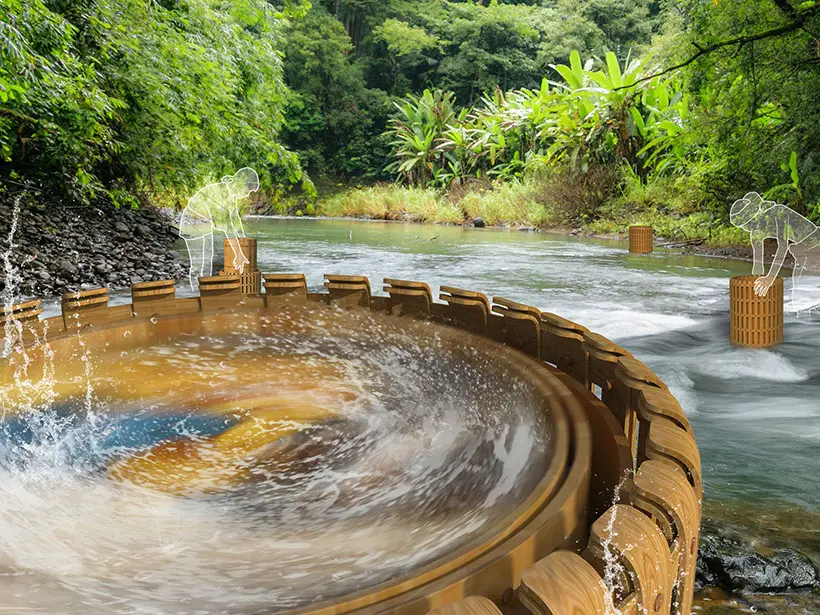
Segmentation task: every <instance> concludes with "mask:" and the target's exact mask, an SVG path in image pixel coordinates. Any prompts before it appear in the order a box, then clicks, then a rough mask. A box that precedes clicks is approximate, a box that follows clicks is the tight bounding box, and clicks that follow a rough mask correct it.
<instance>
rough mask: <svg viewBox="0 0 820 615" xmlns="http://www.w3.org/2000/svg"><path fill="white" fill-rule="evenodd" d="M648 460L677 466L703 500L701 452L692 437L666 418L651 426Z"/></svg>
mask: <svg viewBox="0 0 820 615" xmlns="http://www.w3.org/2000/svg"><path fill="white" fill-rule="evenodd" d="M646 455H647V458H648V459H655V460H658V461H667V462H672V463H675V464H677V465H678V466H680V467H681V469H683V470H684V472H685V473H686V477H687V479H688V480H689V484H690V485H692V487H694V489H695V493H696V494H697V496H698V499H699V500H700V499H702V498H703V479H702V476H701V468H700V452H698V447H697V445H696V444H695V439H694V438H693V437H692V435H691V434H690V433H689V432H687V431H684V430H683V429H681V428H680V427H678V426H677V425H675V424H674V423H673V422H672V421H670V420H669V419H665V418H657V419H655V420H654V421H652V423H651V424H650V426H649V437H648V439H647V444H646Z"/></svg>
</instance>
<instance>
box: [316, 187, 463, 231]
mask: <svg viewBox="0 0 820 615" xmlns="http://www.w3.org/2000/svg"><path fill="white" fill-rule="evenodd" d="M317 213H318V214H319V215H322V216H330V217H355V218H372V219H375V220H408V221H413V222H462V221H463V220H464V215H463V214H462V212H461V210H460V209H459V208H458V206H456V205H453V204H451V203H449V202H447V201H446V200H445V199H444V198H443V197H442V196H441V195H440V194H439V193H438V192H437V191H435V190H433V189H428V188H419V187H407V188H405V187H401V186H397V185H395V184H389V185H381V186H371V187H368V188H357V189H353V190H348V191H345V192H342V193H338V194H334V195H333V196H330V197H328V198H326V199H324V200H320V201H319V202H318V204H317Z"/></svg>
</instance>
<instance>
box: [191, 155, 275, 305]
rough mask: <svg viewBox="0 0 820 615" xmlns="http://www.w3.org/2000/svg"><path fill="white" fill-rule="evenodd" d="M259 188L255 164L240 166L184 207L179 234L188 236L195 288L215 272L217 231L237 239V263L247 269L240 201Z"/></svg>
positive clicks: (230, 239)
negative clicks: (199, 281)
mask: <svg viewBox="0 0 820 615" xmlns="http://www.w3.org/2000/svg"><path fill="white" fill-rule="evenodd" d="M257 190H259V176H258V175H257V174H256V171H254V170H253V169H251V168H247V167H246V168H244V169H239V171H237V172H236V174H234V175H229V176H227V177H223V178H222V181H220V182H218V183H216V184H209V185H207V186H205V187H204V188H202V189H200V190H199V191H198V192H197V193H196V194H195V195H194V196H192V197H191V198H190V199H189V201H188V205H187V206H186V207H185V209H184V210H182V217H181V218H180V221H179V235H180V237H182V238H183V239H184V240H185V245H186V247H187V248H188V257H189V259H190V264H191V266H190V270H189V272H188V280H189V281H190V283H191V290H195V288H196V282H197V280H198V279H199V278H201V277H205V276H210V275H212V274H213V259H214V231H219V232H220V233H223V234H224V235H225V237H227V238H228V240H229V241H231V242H236V244H235V245H234V246H233V247H234V250H233V253H234V262H233V264H234V267H236V269H237V270H238V271H244V269H245V264H246V263H247V262H248V259H247V258H245V255H244V254H243V253H242V250H240V249H239V238H240V237H244V236H245V228H244V227H243V226H242V216H241V215H240V213H239V201H240V200H242V199H245V198H247V197H248V196H249V195H250V193H251V192H256V191H257Z"/></svg>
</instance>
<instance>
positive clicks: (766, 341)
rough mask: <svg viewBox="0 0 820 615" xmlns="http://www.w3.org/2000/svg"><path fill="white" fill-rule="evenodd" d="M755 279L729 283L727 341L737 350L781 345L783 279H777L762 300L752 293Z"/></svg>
mask: <svg viewBox="0 0 820 615" xmlns="http://www.w3.org/2000/svg"><path fill="white" fill-rule="evenodd" d="M757 279H758V276H754V275H744V276H737V277H734V278H732V279H731V281H730V283H729V304H730V314H731V316H730V318H731V326H730V333H729V337H730V340H731V342H732V344H735V345H736V346H747V347H750V348H769V347H771V346H776V345H777V344H779V343H781V342H782V341H783V278H777V280H776V281H775V283H774V284H772V286H771V288H769V292H768V293H766V296H765V297H761V296H759V295H757V294H756V293H755V281H756V280H757Z"/></svg>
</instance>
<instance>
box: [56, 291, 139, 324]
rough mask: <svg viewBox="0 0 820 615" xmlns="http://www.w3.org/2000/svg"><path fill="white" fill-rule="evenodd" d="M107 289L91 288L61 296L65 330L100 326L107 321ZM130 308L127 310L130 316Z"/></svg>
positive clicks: (108, 297)
mask: <svg viewBox="0 0 820 615" xmlns="http://www.w3.org/2000/svg"><path fill="white" fill-rule="evenodd" d="M110 298H111V296H110V293H109V291H108V289H107V288H93V289H90V290H81V291H77V292H70V293H65V294H63V296H62V306H61V307H62V312H63V323H64V325H65V328H66V329H69V328H76V327H83V326H86V325H94V324H102V323H105V322H107V321H108V320H109V316H110V314H109V312H108V309H107V308H108V301H109V299H110ZM130 311H131V310H130V308H129V310H128V312H129V314H130Z"/></svg>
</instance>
